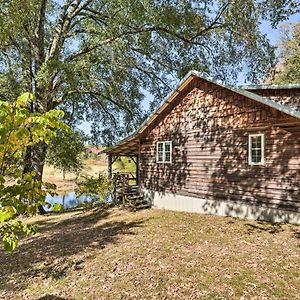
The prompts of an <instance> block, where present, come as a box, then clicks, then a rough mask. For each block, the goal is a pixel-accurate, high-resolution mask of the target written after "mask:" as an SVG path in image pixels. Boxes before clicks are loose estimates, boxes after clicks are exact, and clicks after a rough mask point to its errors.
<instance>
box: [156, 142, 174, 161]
mask: <svg viewBox="0 0 300 300" xmlns="http://www.w3.org/2000/svg"><path fill="white" fill-rule="evenodd" d="M156 161H157V162H158V163H166V164H170V163H171V162H172V142H171V141H164V142H157V145H156Z"/></svg>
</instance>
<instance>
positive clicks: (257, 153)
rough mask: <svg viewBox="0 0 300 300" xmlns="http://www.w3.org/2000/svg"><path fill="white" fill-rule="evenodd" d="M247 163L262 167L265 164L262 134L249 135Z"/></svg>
mask: <svg viewBox="0 0 300 300" xmlns="http://www.w3.org/2000/svg"><path fill="white" fill-rule="evenodd" d="M248 162H249V165H263V164H264V163H265V136H264V134H262V133H260V134H249V141H248Z"/></svg>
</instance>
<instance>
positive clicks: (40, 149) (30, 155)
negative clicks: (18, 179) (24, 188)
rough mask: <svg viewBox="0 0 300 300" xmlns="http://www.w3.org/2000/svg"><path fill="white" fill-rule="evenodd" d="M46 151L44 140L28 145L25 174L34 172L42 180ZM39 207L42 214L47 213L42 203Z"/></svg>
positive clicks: (36, 177)
mask: <svg viewBox="0 0 300 300" xmlns="http://www.w3.org/2000/svg"><path fill="white" fill-rule="evenodd" d="M46 151H47V145H46V144H45V143H44V142H42V143H39V144H36V145H34V146H31V147H28V148H27V150H26V154H25V159H24V169H23V174H25V173H29V172H34V173H35V174H36V175H35V179H36V180H38V181H41V180H42V177H43V170H44V164H45V158H46ZM38 209H39V212H40V214H45V213H46V211H45V209H44V207H43V206H42V205H40V206H39V207H38Z"/></svg>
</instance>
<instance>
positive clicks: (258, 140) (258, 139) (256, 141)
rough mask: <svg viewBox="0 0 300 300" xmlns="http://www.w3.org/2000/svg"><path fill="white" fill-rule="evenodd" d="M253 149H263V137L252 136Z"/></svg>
mask: <svg viewBox="0 0 300 300" xmlns="http://www.w3.org/2000/svg"><path fill="white" fill-rule="evenodd" d="M251 147H252V149H254V148H261V136H252V137H251Z"/></svg>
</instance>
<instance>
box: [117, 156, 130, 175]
mask: <svg viewBox="0 0 300 300" xmlns="http://www.w3.org/2000/svg"><path fill="white" fill-rule="evenodd" d="M113 170H114V171H116V172H129V173H135V172H136V165H135V163H134V162H133V160H132V159H131V158H130V157H119V158H118V159H117V160H116V161H115V162H114V164H113Z"/></svg>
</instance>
